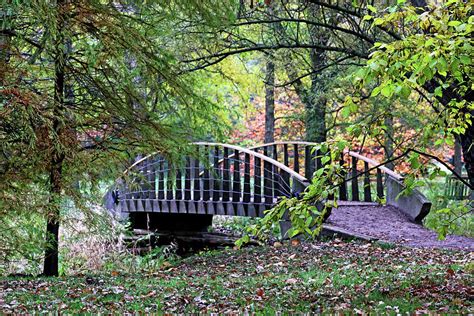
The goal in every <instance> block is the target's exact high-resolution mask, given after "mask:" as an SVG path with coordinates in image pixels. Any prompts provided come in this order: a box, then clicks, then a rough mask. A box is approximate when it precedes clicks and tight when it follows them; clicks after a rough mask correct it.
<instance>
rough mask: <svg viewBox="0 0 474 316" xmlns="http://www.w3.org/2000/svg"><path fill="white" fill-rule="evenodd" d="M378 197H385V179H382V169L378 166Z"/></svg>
mask: <svg viewBox="0 0 474 316" xmlns="http://www.w3.org/2000/svg"><path fill="white" fill-rule="evenodd" d="M377 197H378V198H379V199H383V197H384V192H383V180H382V171H381V170H380V169H378V168H377Z"/></svg>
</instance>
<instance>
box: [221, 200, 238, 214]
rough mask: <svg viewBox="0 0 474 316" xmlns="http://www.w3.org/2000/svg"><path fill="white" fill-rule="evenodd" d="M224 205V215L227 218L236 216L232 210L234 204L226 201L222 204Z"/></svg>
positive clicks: (234, 210) (233, 209)
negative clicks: (227, 216)
mask: <svg viewBox="0 0 474 316" xmlns="http://www.w3.org/2000/svg"><path fill="white" fill-rule="evenodd" d="M223 203H224V208H225V210H226V215H229V216H235V215H236V209H235V208H234V205H235V204H234V202H232V201H228V202H223Z"/></svg>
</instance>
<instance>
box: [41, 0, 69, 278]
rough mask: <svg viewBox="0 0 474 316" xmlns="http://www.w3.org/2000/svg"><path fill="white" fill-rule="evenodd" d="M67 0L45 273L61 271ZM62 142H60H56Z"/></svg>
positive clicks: (60, 39) (58, 61) (60, 26)
mask: <svg viewBox="0 0 474 316" xmlns="http://www.w3.org/2000/svg"><path fill="white" fill-rule="evenodd" d="M63 4H64V1H58V4H57V29H56V48H57V50H56V52H55V56H54V73H55V76H54V100H53V102H54V106H53V126H52V127H53V132H54V136H53V141H52V143H51V161H50V173H49V185H50V189H49V203H48V214H47V218H46V220H47V225H46V249H45V255H44V266H43V274H44V275H45V276H57V275H58V274H59V223H60V210H61V203H60V199H61V191H62V180H63V179H62V178H63V162H64V158H65V154H64V151H63V149H62V144H61V141H62V140H63V139H64V123H63V115H64V87H65V66H64V63H65V41H64V34H63V31H64V15H63ZM57 142H59V144H58V143H57Z"/></svg>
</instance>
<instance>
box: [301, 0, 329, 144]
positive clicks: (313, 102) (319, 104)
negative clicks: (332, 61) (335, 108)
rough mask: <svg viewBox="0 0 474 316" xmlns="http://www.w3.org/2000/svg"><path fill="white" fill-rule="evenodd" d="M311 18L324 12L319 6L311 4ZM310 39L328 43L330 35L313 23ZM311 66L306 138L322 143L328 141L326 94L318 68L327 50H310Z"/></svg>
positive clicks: (306, 106)
mask: <svg viewBox="0 0 474 316" xmlns="http://www.w3.org/2000/svg"><path fill="white" fill-rule="evenodd" d="M308 14H309V18H310V19H312V20H317V18H318V16H319V15H320V14H322V13H321V12H320V8H319V6H316V5H312V4H310V5H309V7H308ZM308 31H309V35H310V40H311V41H312V42H313V43H315V44H320V45H327V43H328V42H329V35H328V34H327V33H324V32H323V30H321V29H320V28H318V27H316V26H314V25H312V26H309V27H308ZM310 59H311V68H312V70H313V73H312V74H311V88H310V91H309V95H308V97H307V100H306V102H305V109H306V140H307V141H310V142H316V143H321V142H325V141H326V132H327V131H326V102H327V99H326V96H325V95H324V93H325V90H326V88H325V86H326V83H325V82H324V78H323V76H322V75H321V74H320V73H317V72H316V71H317V69H320V68H321V67H322V66H324V65H325V63H326V51H324V50H320V49H312V50H311V52H310Z"/></svg>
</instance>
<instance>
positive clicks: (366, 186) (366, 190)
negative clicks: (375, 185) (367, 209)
mask: <svg viewBox="0 0 474 316" xmlns="http://www.w3.org/2000/svg"><path fill="white" fill-rule="evenodd" d="M371 195H372V193H371V191H370V173H369V163H368V162H367V161H364V201H365V202H372V196H371Z"/></svg>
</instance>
